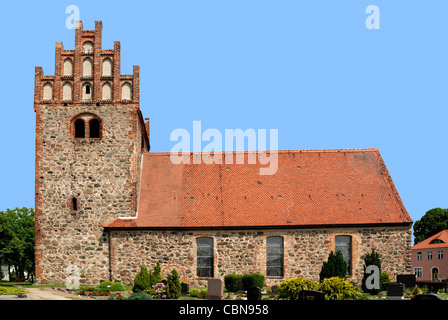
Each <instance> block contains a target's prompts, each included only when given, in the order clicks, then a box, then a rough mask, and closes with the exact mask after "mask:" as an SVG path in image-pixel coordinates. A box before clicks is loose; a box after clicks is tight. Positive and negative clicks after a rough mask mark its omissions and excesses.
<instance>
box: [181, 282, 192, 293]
mask: <svg viewBox="0 0 448 320" xmlns="http://www.w3.org/2000/svg"><path fill="white" fill-rule="evenodd" d="M180 285H181V288H182V293H189V292H190V285H189V284H188V283H185V282H182V283H181V284H180Z"/></svg>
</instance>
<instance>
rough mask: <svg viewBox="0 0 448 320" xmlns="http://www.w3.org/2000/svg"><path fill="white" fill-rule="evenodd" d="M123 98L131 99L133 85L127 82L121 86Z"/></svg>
mask: <svg viewBox="0 0 448 320" xmlns="http://www.w3.org/2000/svg"><path fill="white" fill-rule="evenodd" d="M121 100H131V85H130V84H129V83H127V82H126V83H125V84H124V85H123V87H122V88H121Z"/></svg>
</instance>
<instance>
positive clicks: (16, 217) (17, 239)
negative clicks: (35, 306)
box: [0, 208, 35, 280]
mask: <svg viewBox="0 0 448 320" xmlns="http://www.w3.org/2000/svg"><path fill="white" fill-rule="evenodd" d="M0 265H8V266H12V267H14V270H15V273H16V276H17V277H18V278H25V274H27V278H31V280H33V279H34V266H35V259H34V209H32V208H16V209H12V210H11V209H7V210H6V211H4V212H3V211H2V212H0Z"/></svg>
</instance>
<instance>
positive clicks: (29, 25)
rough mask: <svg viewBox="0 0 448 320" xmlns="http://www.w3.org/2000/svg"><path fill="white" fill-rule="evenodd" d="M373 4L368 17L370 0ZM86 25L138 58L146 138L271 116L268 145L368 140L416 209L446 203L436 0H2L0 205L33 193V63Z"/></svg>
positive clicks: (29, 203) (442, 26)
mask: <svg viewBox="0 0 448 320" xmlns="http://www.w3.org/2000/svg"><path fill="white" fill-rule="evenodd" d="M372 4H373V5H376V6H377V7H378V8H379V10H380V29H378V30H369V29H367V28H366V26H365V21H366V19H367V18H368V16H369V14H366V13H365V10H366V7H367V6H368V5H372ZM69 5H76V6H78V7H79V9H80V18H81V20H82V21H83V24H84V29H94V21H95V20H102V21H103V49H113V42H114V41H120V42H121V48H122V70H121V71H122V74H131V73H132V66H133V65H139V66H140V68H141V109H142V112H143V114H144V116H145V117H149V118H151V147H152V151H170V149H171V148H172V147H173V145H174V144H175V142H172V141H170V133H171V132H172V131H173V130H174V129H177V128H184V129H187V130H192V124H193V121H195V120H200V121H201V123H202V129H203V130H205V129H207V128H216V129H218V130H220V131H221V132H223V133H224V130H225V129H226V128H230V129H236V128H241V129H243V130H245V129H248V128H253V129H258V128H260V129H267V130H269V129H278V132H279V141H278V142H279V149H282V150H287V149H340V148H378V149H379V150H380V152H381V155H382V157H383V159H384V161H385V163H386V165H387V167H388V169H389V172H390V174H391V176H392V178H393V180H394V183H395V185H396V187H397V189H398V192H399V193H400V196H401V198H402V200H403V202H404V204H405V206H406V208H407V210H408V212H409V214H410V215H411V217H412V219H414V221H415V220H418V219H420V218H421V216H422V215H424V213H425V212H426V211H427V210H429V209H431V208H434V207H442V208H448V197H447V187H446V181H448V170H447V167H446V162H447V159H448V151H447V138H448V130H447V129H448V128H447V117H448V112H447V108H448V101H447V92H448V90H447V88H448V79H447V77H446V75H447V74H448V52H447V51H448V50H447V49H448V33H447V31H446V30H448V19H447V18H446V12H448V2H447V1H435V0H433V1H423V0H420V1H412V2H410V1H400V0H395V1H382V0H369V1H364V0H356V1H355V0H351V1H344V0H339V1H330V0H328V1H316V0H302V1H298V0H278V1H277V0H276V1H274V0H226V1H224V0H221V1H217V0H163V1H162V0H159V1H154V0H147V1H132V0H128V1H74V0H73V1H39V2H38V1H2V2H1V3H0V9H1V12H2V19H1V20H0V30H1V31H0V32H1V40H2V43H3V45H2V50H1V52H0V55H1V59H0V70H1V75H2V76H1V77H0V94H1V96H2V99H1V103H0V108H1V114H2V121H1V126H0V147H1V148H0V150H1V152H2V154H1V157H0V211H2V210H6V209H7V208H15V207H22V206H25V207H33V206H34V138H35V113H34V111H33V94H34V67H35V66H42V67H43V69H44V73H45V74H47V75H52V74H54V47H55V42H56V41H62V42H63V43H64V47H65V48H66V49H73V47H74V30H70V29H67V28H66V19H67V18H68V17H69V14H67V13H66V12H65V11H66V8H67V6H69Z"/></svg>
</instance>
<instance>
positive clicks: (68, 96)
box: [62, 83, 72, 101]
mask: <svg viewBox="0 0 448 320" xmlns="http://www.w3.org/2000/svg"><path fill="white" fill-rule="evenodd" d="M62 100H64V101H70V100H72V85H71V84H70V83H66V84H64V86H63V87H62Z"/></svg>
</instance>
